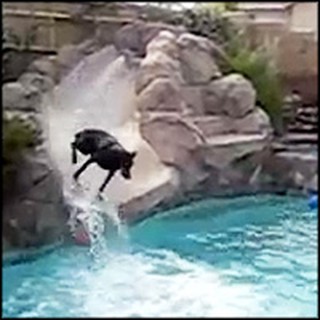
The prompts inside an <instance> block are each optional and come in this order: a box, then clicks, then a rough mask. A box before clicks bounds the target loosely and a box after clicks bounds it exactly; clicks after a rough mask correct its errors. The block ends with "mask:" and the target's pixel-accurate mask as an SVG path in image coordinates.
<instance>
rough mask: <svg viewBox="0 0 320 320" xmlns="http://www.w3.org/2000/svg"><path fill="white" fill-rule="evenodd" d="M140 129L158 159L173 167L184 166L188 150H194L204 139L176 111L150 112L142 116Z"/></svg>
mask: <svg viewBox="0 0 320 320" xmlns="http://www.w3.org/2000/svg"><path fill="white" fill-rule="evenodd" d="M140 130H141V134H142V136H143V138H144V139H145V140H146V141H147V142H148V143H150V145H151V146H152V147H153V149H154V150H155V151H156V152H157V154H158V156H159V158H160V160H161V161H162V162H163V163H165V164H167V165H171V166H175V167H184V164H185V163H186V161H187V157H188V156H189V152H188V151H194V150H195V149H197V148H198V147H199V145H201V144H203V143H204V141H205V138H204V136H203V135H202V133H201V132H200V131H199V130H198V128H197V127H196V126H194V125H193V124H192V123H189V122H187V121H186V120H184V119H182V118H181V116H180V115H179V114H178V113H168V114H151V115H150V116H149V117H145V118H143V120H142V122H141V123H140ZM173 137H174V139H173Z"/></svg>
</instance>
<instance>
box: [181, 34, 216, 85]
mask: <svg viewBox="0 0 320 320" xmlns="http://www.w3.org/2000/svg"><path fill="white" fill-rule="evenodd" d="M177 42H178V45H179V48H180V61H181V69H182V74H183V78H184V79H185V80H186V82H187V83H188V84H193V85H194V84H203V83H207V82H209V81H210V80H213V79H217V78H220V77H221V72H220V70H219V68H218V66H217V64H216V62H215V60H214V56H213V48H214V45H213V44H212V43H211V42H210V41H209V40H208V39H206V38H203V37H199V36H196V35H193V34H190V33H184V34H182V35H180V37H179V38H178V41H177Z"/></svg>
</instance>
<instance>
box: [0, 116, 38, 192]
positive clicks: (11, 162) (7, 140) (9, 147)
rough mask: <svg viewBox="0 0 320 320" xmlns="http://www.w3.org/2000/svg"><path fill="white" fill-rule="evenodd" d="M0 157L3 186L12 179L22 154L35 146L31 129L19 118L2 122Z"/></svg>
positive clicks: (4, 119) (33, 133) (4, 118)
mask: <svg viewBox="0 0 320 320" xmlns="http://www.w3.org/2000/svg"><path fill="white" fill-rule="evenodd" d="M2 125H3V126H2V142H3V143H2V157H3V167H2V174H3V178H4V180H3V182H4V186H6V185H7V183H8V181H9V180H10V179H11V178H12V176H13V174H14V173H15V171H16V168H17V165H18V163H19V161H20V160H21V158H22V155H23V152H25V151H26V150H27V149H28V148H32V147H33V146H34V145H35V141H36V137H35V132H34V130H32V128H31V127H30V126H29V125H28V124H26V123H25V122H24V121H23V120H21V119H20V118H19V117H17V116H15V117H13V118H11V119H8V118H7V117H6V116H4V117H3V120H2Z"/></svg>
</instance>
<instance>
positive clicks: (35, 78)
mask: <svg viewBox="0 0 320 320" xmlns="http://www.w3.org/2000/svg"><path fill="white" fill-rule="evenodd" d="M19 82H20V83H21V84H22V85H23V86H24V87H25V88H28V87H30V86H33V87H35V88H37V89H38V90H39V91H40V92H43V93H45V92H48V91H51V90H52V89H53V88H54V81H53V80H52V78H50V77H49V76H47V75H44V74H40V73H36V72H26V73H24V74H22V75H21V77H20V78H19Z"/></svg>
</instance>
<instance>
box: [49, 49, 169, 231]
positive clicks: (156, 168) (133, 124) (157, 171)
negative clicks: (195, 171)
mask: <svg viewBox="0 0 320 320" xmlns="http://www.w3.org/2000/svg"><path fill="white" fill-rule="evenodd" d="M136 71H137V70H136V69H134V68H128V66H127V65H126V62H125V58H124V56H120V55H119V54H118V53H117V51H116V50H115V49H114V47H113V46H108V47H105V48H104V49H102V50H100V51H99V52H97V53H95V54H92V55H90V56H88V57H86V58H85V59H84V60H83V61H81V62H80V63H79V64H78V65H77V66H76V67H75V69H74V70H73V71H72V72H71V73H70V74H69V75H68V76H67V77H66V78H65V79H63V80H62V81H61V83H60V84H59V86H57V87H56V88H55V90H54V92H53V93H51V95H50V96H48V97H47V101H46V107H47V108H46V112H47V119H48V121H49V122H48V137H49V139H48V140H49V150H50V152H51V155H52V157H53V160H54V162H55V165H56V166H57V168H58V170H59V171H60V172H61V174H62V176H63V182H64V192H65V195H66V197H68V198H69V199H71V200H72V202H73V203H74V204H75V205H76V206H81V207H82V209H83V211H85V212H87V215H88V216H92V215H94V213H93V212H96V211H95V210H92V208H91V207H90V206H86V205H85V203H90V204H92V203H95V204H96V205H98V207H99V209H100V211H103V212H104V213H105V214H107V216H108V218H109V220H111V221H112V222H113V223H114V224H115V225H117V227H118V229H119V230H120V233H121V232H122V234H123V233H124V231H123V230H124V229H123V227H122V225H121V223H120V219H119V216H118V210H117V207H118V205H119V204H121V203H123V202H125V201H127V200H128V199H132V198H134V197H136V196H139V195H141V194H143V193H144V192H146V191H148V190H150V189H152V188H154V187H157V186H159V185H160V184H162V183H163V182H164V181H166V180H167V179H168V177H169V175H170V174H171V173H170V171H169V170H168V169H167V168H165V167H164V166H163V165H162V164H161V163H160V161H159V159H158V157H157V155H156V154H155V152H154V151H153V150H152V148H151V147H150V146H149V145H148V144H147V143H146V142H145V141H144V140H143V139H142V138H141V135H140V131H139V123H138V113H137V111H136V103H135V99H136V96H135V90H134V83H135V75H136ZM84 128H95V129H102V130H105V131H107V132H109V133H111V134H113V135H114V136H115V137H116V138H117V139H118V140H119V141H120V143H121V144H122V145H123V146H124V147H125V148H126V149H127V150H128V151H137V152H138V154H137V157H136V160H135V164H134V167H133V169H132V180H129V181H126V180H124V179H123V178H121V177H120V176H118V175H116V176H115V177H114V178H113V179H112V180H111V182H110V183H109V184H108V186H107V188H106V189H105V191H104V194H103V198H105V199H107V201H100V202H97V201H96V200H95V199H96V196H97V192H98V188H99V186H100V185H101V184H102V182H103V180H104V179H105V176H106V175H107V174H108V172H106V171H103V170H102V169H101V168H99V167H98V166H97V165H91V166H89V168H88V169H87V170H86V171H85V172H84V173H83V174H82V175H81V176H80V183H81V188H82V190H85V192H84V193H82V194H81V193H80V194H79V193H77V192H74V185H73V181H72V175H73V173H74V172H75V170H76V169H77V168H78V167H79V165H81V164H80V163H83V161H84V159H85V157H82V156H80V157H81V159H80V161H79V164H78V165H77V166H73V165H72V163H71V147H70V143H71V141H73V139H74V134H75V133H76V132H78V131H80V130H82V129H84ZM84 197H85V199H86V200H85V199H83V198H84ZM98 211H99V210H98Z"/></svg>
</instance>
